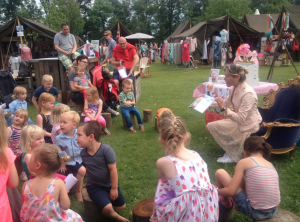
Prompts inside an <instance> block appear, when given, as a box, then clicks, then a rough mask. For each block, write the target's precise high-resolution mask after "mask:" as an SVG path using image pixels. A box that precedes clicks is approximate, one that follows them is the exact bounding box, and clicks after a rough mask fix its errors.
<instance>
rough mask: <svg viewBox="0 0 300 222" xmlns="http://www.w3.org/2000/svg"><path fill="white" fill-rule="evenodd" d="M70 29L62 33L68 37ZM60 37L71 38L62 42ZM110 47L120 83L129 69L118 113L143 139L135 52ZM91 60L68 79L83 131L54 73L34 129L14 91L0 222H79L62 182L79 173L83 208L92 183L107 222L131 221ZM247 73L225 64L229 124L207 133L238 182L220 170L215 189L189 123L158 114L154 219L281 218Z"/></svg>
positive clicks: (46, 80) (21, 92)
mask: <svg viewBox="0 0 300 222" xmlns="http://www.w3.org/2000/svg"><path fill="white" fill-rule="evenodd" d="M65 26H66V25H62V31H65V30H66V27H65ZM104 35H105V37H106V39H107V40H108V42H109V43H108V44H113V45H115V44H114V43H113V41H112V38H111V32H110V31H106V32H105V33H104ZM67 36H68V35H67ZM63 38H66V36H60V37H59V39H63ZM69 38H70V39H72V38H71V36H69V37H68V39H69ZM55 41H56V40H55ZM58 47H59V48H58V49H60V50H61V51H60V52H61V53H62V54H63V55H61V56H60V57H61V58H60V59H63V60H66V59H68V58H67V57H68V55H67V54H66V53H64V51H63V50H64V47H63V46H61V45H60V44H59V42H58ZM150 47H151V46H150ZM109 48H110V47H109ZM72 49H74V48H72ZM110 49H111V53H110V54H108V57H107V58H105V59H107V60H109V61H110V64H111V65H112V67H113V68H114V70H115V71H114V74H113V75H114V80H115V81H118V84H117V85H119V80H120V76H119V73H118V72H117V71H116V70H118V68H120V67H125V70H126V72H127V74H128V78H127V79H122V83H121V86H122V92H121V93H120V97H119V101H120V106H121V113H122V115H123V116H124V117H125V120H126V124H127V127H128V129H129V131H130V132H132V133H135V132H136V130H135V129H134V128H133V126H132V123H131V120H130V113H134V114H135V115H136V117H137V120H138V124H139V129H140V130H141V131H144V130H145V129H144V126H143V121H142V118H141V114H140V112H139V110H138V109H137V108H136V107H135V104H136V103H135V98H134V94H133V93H132V79H131V78H130V76H132V74H133V70H134V68H135V66H136V64H137V62H138V59H139V58H138V56H137V51H136V49H135V47H134V46H132V45H131V44H129V43H127V42H126V39H125V38H123V37H120V38H119V39H118V44H116V45H115V46H114V47H111V48H110ZM87 62H88V58H87V57H86V56H84V55H80V56H77V57H76V62H75V63H74V64H75V69H74V68H71V69H70V70H69V73H68V74H69V82H70V88H71V90H72V94H71V99H72V100H73V101H74V102H78V103H84V109H83V114H84V115H85V118H84V122H82V123H80V116H79V115H78V113H77V112H75V111H70V107H68V106H67V105H64V104H60V103H57V99H58V98H59V96H60V95H59V93H58V91H57V89H56V88H55V87H53V79H52V77H51V76H50V75H44V76H43V79H42V86H41V87H40V88H37V89H36V90H35V92H34V95H33V99H32V100H33V104H34V106H35V107H36V109H37V111H38V115H37V117H36V125H35V124H34V123H33V122H32V121H31V120H30V118H29V114H28V111H27V103H26V100H25V99H26V97H27V95H26V89H25V88H23V87H20V86H18V87H16V88H15V89H14V92H13V98H14V99H15V100H14V101H13V102H12V103H11V104H10V109H9V110H10V111H11V112H12V114H13V115H12V117H11V118H12V124H11V125H9V126H8V123H9V122H7V121H6V120H5V118H4V115H3V113H2V112H0V134H1V135H2V139H1V140H0V169H1V173H0V200H1V206H2V207H0V215H1V219H0V220H1V221H5V222H10V221H82V218H81V216H80V215H79V214H77V213H76V212H74V211H72V210H70V209H69V208H70V199H69V197H68V191H67V189H66V186H65V183H64V182H63V180H64V179H65V174H66V173H73V174H74V175H76V178H77V179H78V182H77V183H76V198H77V201H83V197H82V187H83V181H84V177H85V176H87V179H86V182H87V184H86V189H87V192H88V194H89V196H90V198H91V199H92V200H93V201H94V202H95V203H96V204H97V205H98V206H99V209H100V210H101V211H102V213H103V215H104V216H106V217H109V218H112V219H115V220H117V221H129V220H128V219H126V218H124V217H122V216H120V215H119V214H118V213H117V212H116V211H115V210H119V211H120V210H123V209H125V208H126V202H125V197H124V196H123V194H122V192H121V189H120V187H119V185H118V184H119V183H118V171H117V167H116V154H115V152H114V150H113V148H112V147H111V146H110V145H108V144H105V143H103V142H101V135H102V132H103V133H104V134H106V135H111V133H110V132H109V131H108V130H107V128H106V122H105V119H104V118H103V117H102V116H101V113H102V111H103V110H108V111H109V108H107V107H105V101H103V100H102V99H101V98H100V97H99V93H98V89H97V88H96V87H94V86H92V85H91V82H90V77H89V74H88V73H87V72H86V71H85V67H86V64H87ZM68 64H69V62H68ZM68 68H70V67H68ZM247 73H248V70H247V68H245V67H242V66H238V65H227V66H225V81H226V83H227V86H233V90H232V92H231V93H230V95H229V96H228V98H226V99H225V100H224V101H223V100H222V99H221V98H216V102H215V103H213V104H212V106H219V107H220V108H221V110H223V111H225V113H226V115H227V117H228V119H227V120H220V121H215V122H212V123H210V124H208V125H207V127H206V129H207V131H208V132H209V133H210V134H211V135H212V136H213V138H214V139H215V140H216V141H217V142H218V143H219V144H220V146H221V147H222V148H223V149H224V150H225V151H226V154H225V155H224V157H222V158H221V159H222V161H223V162H226V161H227V162H237V165H236V169H235V173H234V175H233V177H231V176H230V175H229V174H228V173H227V172H226V171H225V170H223V169H219V170H217V171H216V173H215V179H216V186H214V185H213V184H212V183H211V181H210V176H209V166H208V165H207V164H206V163H205V161H204V160H203V159H202V158H201V156H200V155H199V154H198V153H197V152H196V151H193V150H189V149H187V148H186V146H185V145H186V143H187V142H188V141H189V139H190V136H191V135H190V133H189V132H188V131H187V129H186V126H185V123H184V121H183V119H182V118H180V117H179V116H176V115H175V114H174V113H173V112H172V111H171V110H170V109H167V108H162V109H160V110H158V112H157V126H158V130H159V133H160V135H159V142H160V143H161V144H162V145H163V146H164V147H165V156H164V157H162V158H160V159H158V160H157V163H156V166H157V171H158V175H159V181H158V184H157V189H156V192H155V198H154V208H153V215H152V217H151V221H155V222H156V221H159V222H163V221H205V222H211V221H218V218H219V203H220V204H222V205H223V206H224V207H225V208H228V209H230V208H232V207H233V206H234V207H235V208H236V209H237V210H239V211H240V212H242V213H243V214H245V215H246V216H248V217H249V218H251V219H253V220H263V219H268V218H272V217H273V216H274V215H275V214H276V212H277V209H278V205H279V203H280V190H279V178H278V174H277V171H276V169H275V168H274V166H273V165H272V163H270V162H269V161H268V157H269V155H270V152H271V146H270V145H269V144H267V143H266V142H265V141H264V140H263V139H262V138H261V137H258V136H250V134H252V133H253V132H255V131H257V128H258V126H259V123H260V118H259V117H260V115H259V113H258V112H257V95H256V94H255V92H254V91H253V89H252V88H251V87H249V86H248V85H247V83H245V79H246V74H247ZM106 106H107V105H106ZM227 106H231V107H233V109H232V110H231V109H229V108H227ZM114 112H116V111H114ZM115 114H116V113H115ZM222 161H219V162H222ZM19 176H21V179H23V180H25V183H24V184H23V187H22V192H21V196H20V194H18V191H17V189H15V188H16V187H17V186H18V184H19ZM11 206H12V207H11Z"/></svg>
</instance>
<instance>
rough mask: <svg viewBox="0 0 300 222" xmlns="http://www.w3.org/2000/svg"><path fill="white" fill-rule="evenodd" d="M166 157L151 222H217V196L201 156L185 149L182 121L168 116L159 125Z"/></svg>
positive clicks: (161, 165) (159, 167)
mask: <svg viewBox="0 0 300 222" xmlns="http://www.w3.org/2000/svg"><path fill="white" fill-rule="evenodd" d="M159 126H160V137H159V140H160V142H161V144H162V145H164V146H165V147H166V150H165V153H166V156H165V157H162V158H160V159H158V160H157V163H156V166H157V170H158V175H159V178H160V180H159V181H158V184H157V189H156V194H155V200H154V201H155V203H154V212H153V217H152V221H160V222H162V221H193V222H194V221H195V222H196V221H201V222H204V221H205V222H211V221H218V214H219V207H218V193H217V189H216V188H215V187H214V186H213V185H212V184H211V183H210V179H209V175H208V170H207V165H206V163H205V162H204V161H203V159H202V158H201V156H200V155H199V154H198V153H197V152H195V151H192V150H189V149H187V148H185V143H186V142H187V140H188V138H189V133H188V132H187V131H186V128H185V125H184V122H183V120H182V119H181V118H180V117H176V116H174V115H169V116H166V117H164V118H162V119H161V120H160V122H159Z"/></svg>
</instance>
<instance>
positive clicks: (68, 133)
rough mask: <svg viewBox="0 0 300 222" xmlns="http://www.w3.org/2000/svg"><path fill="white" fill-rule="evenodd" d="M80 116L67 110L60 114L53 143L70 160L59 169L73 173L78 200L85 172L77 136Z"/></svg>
mask: <svg viewBox="0 0 300 222" xmlns="http://www.w3.org/2000/svg"><path fill="white" fill-rule="evenodd" d="M79 121H80V116H79V115H78V113H77V112H75V111H69V112H65V113H63V114H61V117H60V122H61V123H60V129H61V133H60V134H59V135H58V136H57V137H56V138H55V145H57V146H58V147H59V148H60V149H61V150H62V151H65V152H66V153H67V154H68V155H69V156H70V160H69V162H68V163H67V165H66V166H62V167H61V169H60V171H61V172H62V173H65V172H66V171H68V172H69V173H73V175H74V176H76V178H77V179H78V182H77V184H76V197H77V200H78V201H83V199H82V194H81V190H82V184H83V178H84V175H85V173H86V170H85V167H84V166H83V165H82V159H81V156H80V152H81V149H80V148H79V146H78V144H77V141H76V137H77V129H76V127H77V125H78V124H79Z"/></svg>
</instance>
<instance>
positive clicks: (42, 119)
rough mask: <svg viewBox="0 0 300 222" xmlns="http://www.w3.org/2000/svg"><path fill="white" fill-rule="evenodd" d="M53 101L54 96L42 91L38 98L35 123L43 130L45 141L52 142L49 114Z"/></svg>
mask: <svg viewBox="0 0 300 222" xmlns="http://www.w3.org/2000/svg"><path fill="white" fill-rule="evenodd" d="M54 103H55V98H54V96H52V95H51V94H49V93H42V94H41V96H40V99H39V105H38V113H39V114H38V115H37V117H36V125H38V126H39V127H41V128H42V129H44V130H45V142H46V143H52V139H51V132H52V124H51V123H50V114H51V111H52V109H53V106H54Z"/></svg>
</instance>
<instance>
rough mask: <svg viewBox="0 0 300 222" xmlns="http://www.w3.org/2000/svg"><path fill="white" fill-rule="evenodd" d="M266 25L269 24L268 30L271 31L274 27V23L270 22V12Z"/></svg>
mask: <svg viewBox="0 0 300 222" xmlns="http://www.w3.org/2000/svg"><path fill="white" fill-rule="evenodd" d="M268 26H269V29H270V31H272V30H273V28H274V25H273V22H272V16H271V15H270V14H269V15H268Z"/></svg>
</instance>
